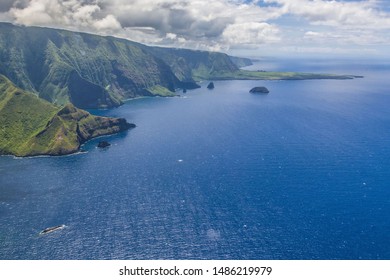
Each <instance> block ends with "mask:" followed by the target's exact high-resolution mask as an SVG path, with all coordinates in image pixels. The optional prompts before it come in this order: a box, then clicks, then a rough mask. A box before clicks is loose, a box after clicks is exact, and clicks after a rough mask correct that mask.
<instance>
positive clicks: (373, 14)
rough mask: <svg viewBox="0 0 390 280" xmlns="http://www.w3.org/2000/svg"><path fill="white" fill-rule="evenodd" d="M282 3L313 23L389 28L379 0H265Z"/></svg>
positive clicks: (283, 8)
mask: <svg viewBox="0 0 390 280" xmlns="http://www.w3.org/2000/svg"><path fill="white" fill-rule="evenodd" d="M265 2H267V3H277V4H280V5H281V10H283V12H284V13H286V14H287V13H288V14H292V15H296V16H299V17H303V18H305V19H306V20H308V21H309V22H310V24H313V25H326V26H334V27H338V28H350V27H354V28H357V27H359V28H365V29H367V28H373V29H389V28H390V18H389V14H386V13H384V12H381V11H380V10H378V9H377V7H378V6H377V1H356V2H355V1H354V2H350V1H349V2H343V1H325V0H265Z"/></svg>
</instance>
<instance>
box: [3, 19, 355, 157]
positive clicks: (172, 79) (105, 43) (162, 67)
mask: <svg viewBox="0 0 390 280" xmlns="http://www.w3.org/2000/svg"><path fill="white" fill-rule="evenodd" d="M249 65H252V61H251V60H250V59H247V58H239V57H232V56H229V55H227V54H224V53H218V52H207V51H196V50H186V49H175V48H161V47H151V46H146V45H142V44H139V43H136V42H132V41H128V40H124V39H118V38H114V37H110V36H107V37H103V36H98V35H93V34H86V33H79V32H71V31H66V30H58V29H51V28H42V27H23V26H16V25H12V24H10V23H0V75H1V76H0V125H1V127H0V155H8V154H11V155H17V156H32V155H45V154H47V155H64V154H70V153H74V152H77V151H78V150H79V148H80V145H81V144H82V143H84V142H85V141H87V140H89V139H91V138H93V137H96V136H100V135H107V134H112V133H117V132H120V131H124V130H126V129H129V128H131V127H133V126H134V125H132V124H129V123H127V121H126V120H124V119H113V118H102V117H96V116H92V115H90V114H89V113H87V112H86V111H83V110H81V109H95V108H112V107H117V106H120V105H122V104H123V102H124V101H125V100H127V99H130V98H136V97H141V96H164V97H169V96H175V95H176V90H179V89H180V90H183V92H185V91H186V90H190V89H196V88H198V87H199V85H198V84H197V82H199V81H202V80H232V79H240V80H281V79H283V80H306V79H353V78H355V77H354V76H349V75H333V74H310V73H296V72H265V71H247V70H242V69H240V68H241V67H244V66H249ZM78 108H81V109H78Z"/></svg>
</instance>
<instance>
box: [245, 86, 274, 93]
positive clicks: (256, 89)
mask: <svg viewBox="0 0 390 280" xmlns="http://www.w3.org/2000/svg"><path fill="white" fill-rule="evenodd" d="M249 92H250V93H257V94H267V93H269V90H268V88H266V87H254V88H252V89H251V90H250V91H249Z"/></svg>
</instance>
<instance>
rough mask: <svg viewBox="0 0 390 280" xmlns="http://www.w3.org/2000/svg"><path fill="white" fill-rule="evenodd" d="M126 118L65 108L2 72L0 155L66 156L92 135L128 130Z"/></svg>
mask: <svg viewBox="0 0 390 280" xmlns="http://www.w3.org/2000/svg"><path fill="white" fill-rule="evenodd" d="M131 127H134V125H131V124H128V123H127V122H126V120H124V119H116V118H104V117H97V116H93V115H91V114H89V113H88V112H86V111H83V110H80V109H77V108H76V107H74V106H73V105H72V104H67V105H66V106H65V107H63V108H62V109H60V108H58V107H56V106H54V105H53V104H51V103H49V102H47V101H45V100H42V99H40V98H38V97H37V96H35V95H34V94H32V93H29V92H27V91H24V90H22V89H20V88H18V87H16V86H14V85H13V84H12V83H11V82H10V81H9V80H8V79H7V78H5V77H4V76H2V75H0V154H2V155H7V154H12V155H16V156H33V155H65V154H71V153H74V152H77V151H78V150H79V148H80V145H81V144H83V143H84V142H86V141H88V140H89V139H91V138H94V137H97V136H101V135H108V134H113V133H117V132H120V131H124V130H127V129H129V128H131Z"/></svg>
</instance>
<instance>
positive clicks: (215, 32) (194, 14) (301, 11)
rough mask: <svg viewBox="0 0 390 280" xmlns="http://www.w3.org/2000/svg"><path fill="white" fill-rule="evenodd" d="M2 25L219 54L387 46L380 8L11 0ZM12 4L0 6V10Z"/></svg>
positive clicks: (287, 1) (269, 0) (375, 3)
mask: <svg viewBox="0 0 390 280" xmlns="http://www.w3.org/2000/svg"><path fill="white" fill-rule="evenodd" d="M14 1H15V2H14V4H13V8H12V9H11V10H9V11H8V12H3V13H2V14H1V13H0V20H1V19H4V20H6V21H11V22H14V23H18V24H24V25H39V26H48V27H60V28H65V29H70V30H77V31H87V32H92V33H98V34H110V35H114V36H118V37H122V38H127V39H130V40H134V41H139V42H141V43H146V44H153V45H165V46H175V47H188V48H201V49H209V50H223V51H227V50H229V49H236V48H250V49H253V48H262V47H263V46H267V45H270V46H271V48H274V49H275V50H277V46H279V47H282V46H283V47H284V46H286V45H289V46H291V47H292V48H294V46H298V47H302V46H303V45H307V46H308V47H309V45H312V47H313V49H319V50H320V49H321V48H325V49H326V47H329V48H341V47H343V46H346V45H348V44H351V45H357V46H359V45H360V46H366V45H374V44H381V45H386V44H389V45H390V34H389V32H390V14H389V12H385V11H384V10H383V9H382V10H381V9H380V7H381V5H386V3H385V1H380V0H365V1H363V0H362V1H342V0H337V1H335V0H332V1H330V0H262V1H258V0H252V1H245V0H214V1H209V0H132V1H128V0H63V1H61V0H14ZM10 6H12V0H6V2H2V3H1V4H0V11H1V12H2V11H6V9H7V7H10Z"/></svg>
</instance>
